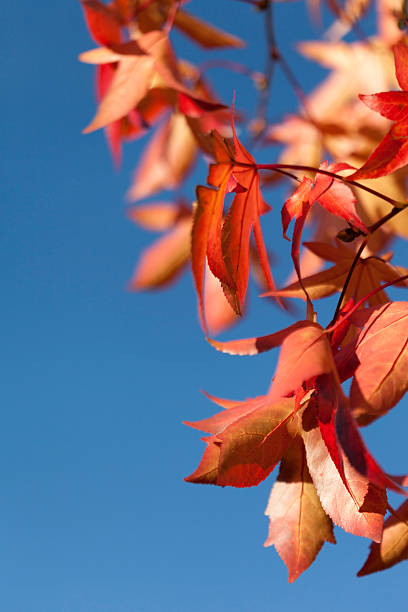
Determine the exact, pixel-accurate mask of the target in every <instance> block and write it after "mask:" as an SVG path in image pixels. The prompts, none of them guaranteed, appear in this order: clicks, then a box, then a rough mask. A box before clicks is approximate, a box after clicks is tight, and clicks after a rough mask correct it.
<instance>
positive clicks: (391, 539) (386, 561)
mask: <svg viewBox="0 0 408 612" xmlns="http://www.w3.org/2000/svg"><path fill="white" fill-rule="evenodd" d="M405 559H408V501H405V502H404V503H403V504H402V505H401V506H400V507H399V508H398V509H397V510H395V511H393V512H392V514H391V515H390V516H389V517H388V518H387V520H386V521H385V523H384V533H383V537H382V540H381V542H373V543H372V544H371V546H370V554H369V556H368V558H367V560H366V562H365V563H364V565H363V567H362V568H361V570H360V571H359V572H358V574H357V576H367V575H368V574H372V573H374V572H379V571H381V570H384V569H388V568H389V567H392V566H393V565H396V564H397V563H400V562H401V561H404V560H405Z"/></svg>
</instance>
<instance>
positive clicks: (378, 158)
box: [348, 132, 408, 180]
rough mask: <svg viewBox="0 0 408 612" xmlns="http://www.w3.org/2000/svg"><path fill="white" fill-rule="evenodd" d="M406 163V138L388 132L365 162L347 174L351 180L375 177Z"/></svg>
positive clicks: (407, 155)
mask: <svg viewBox="0 0 408 612" xmlns="http://www.w3.org/2000/svg"><path fill="white" fill-rule="evenodd" d="M407 164H408V140H406V139H405V140H403V139H397V138H393V136H392V134H391V132H388V134H387V135H386V136H384V138H383V139H382V141H381V142H380V144H379V145H378V147H377V148H376V149H375V150H374V151H373V152H372V153H371V155H370V157H369V158H368V160H367V161H366V163H365V164H364V165H363V166H361V168H360V169H359V170H357V172H355V173H354V174H352V175H351V176H349V177H348V178H350V179H352V180H357V179H368V178H377V177H379V176H385V175H387V174H391V172H394V171H395V170H398V168H402V167H403V166H406V165H407Z"/></svg>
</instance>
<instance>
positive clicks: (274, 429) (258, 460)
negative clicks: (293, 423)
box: [186, 397, 294, 487]
mask: <svg viewBox="0 0 408 612" xmlns="http://www.w3.org/2000/svg"><path fill="white" fill-rule="evenodd" d="M293 410H294V400H293V399H281V400H280V401H278V402H274V403H272V402H270V401H268V398H266V397H261V398H255V399H254V400H248V401H246V402H244V403H241V404H239V405H237V406H235V407H232V408H230V409H229V410H227V411H225V412H222V413H220V414H218V415H215V416H214V417H212V418H211V419H205V420H204V421H199V422H198V423H193V424H190V425H192V426H193V427H200V428H201V427H205V429H206V431H210V432H215V431H216V432H217V433H216V434H215V435H213V436H212V438H211V439H210V440H211V441H212V443H213V444H215V445H217V446H219V448H220V455H219V463H218V473H217V476H215V472H214V470H215V461H216V453H215V450H214V449H212V448H208V447H207V450H206V452H205V453H204V456H203V459H202V461H201V463H200V465H199V467H198V469H197V470H196V471H195V472H193V474H191V475H190V476H188V477H187V478H186V480H187V481H188V482H203V480H202V474H203V472H204V473H205V474H208V473H209V472H210V473H211V483H212V484H217V485H220V486H226V485H228V486H232V487H250V486H254V485H257V484H259V483H260V482H261V481H262V480H264V479H265V478H266V477H267V476H268V475H269V474H270V472H271V471H272V470H273V468H274V467H275V465H276V464H277V463H278V462H279V461H280V460H281V458H282V456H283V455H284V453H285V452H286V450H287V449H288V447H289V445H290V444H291V442H292V439H293V438H292V433H290V432H289V430H288V426H287V422H288V419H289V418H290V417H291V416H292V414H293ZM188 424H189V423H188Z"/></svg>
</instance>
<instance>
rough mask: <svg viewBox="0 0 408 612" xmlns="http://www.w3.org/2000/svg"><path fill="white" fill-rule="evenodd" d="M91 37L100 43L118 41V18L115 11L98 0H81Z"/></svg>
mask: <svg viewBox="0 0 408 612" xmlns="http://www.w3.org/2000/svg"><path fill="white" fill-rule="evenodd" d="M81 4H82V8H83V9H84V13H85V19H86V23H87V25H88V29H89V32H90V34H91V36H92V38H93V39H94V40H95V41H96V42H98V43H100V44H101V45H110V44H111V43H120V20H119V19H118V17H117V15H116V13H115V12H114V11H112V10H111V9H110V8H109V7H108V6H106V5H105V4H102V3H101V2H98V0H81Z"/></svg>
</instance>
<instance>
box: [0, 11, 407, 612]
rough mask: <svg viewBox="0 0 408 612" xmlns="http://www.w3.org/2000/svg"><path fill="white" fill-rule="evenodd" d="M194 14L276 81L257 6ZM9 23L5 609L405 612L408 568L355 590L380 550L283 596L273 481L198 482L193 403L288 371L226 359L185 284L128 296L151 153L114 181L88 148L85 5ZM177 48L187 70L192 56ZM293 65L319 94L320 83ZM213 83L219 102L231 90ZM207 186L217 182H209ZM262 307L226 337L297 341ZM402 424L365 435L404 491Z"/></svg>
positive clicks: (0, 602) (347, 548) (198, 406)
mask: <svg viewBox="0 0 408 612" xmlns="http://www.w3.org/2000/svg"><path fill="white" fill-rule="evenodd" d="M190 8H191V10H193V11H194V10H195V12H196V13H197V14H203V11H207V14H208V18H209V19H212V20H213V21H215V22H217V23H218V24H220V25H221V24H222V23H224V25H225V27H226V28H227V29H228V28H229V29H230V30H231V31H233V32H234V33H236V34H238V35H241V36H243V37H247V38H248V39H249V40H250V47H249V49H248V50H247V51H240V52H234V53H231V54H228V57H231V58H232V57H234V58H235V59H240V58H241V57H242V59H243V61H247V62H248V63H249V64H250V65H251V67H253V68H255V69H262V67H263V57H264V52H263V48H261V47H260V42H259V41H260V39H261V32H262V23H261V17H260V16H259V15H257V14H256V13H254V12H253V11H252V10H251V9H250V7H248V6H246V5H245V4H243V3H240V2H233V1H232V0H219V1H218V0H217V1H215V0H209V1H208V0H207V1H204V0H195V1H194V2H192V3H191V5H190ZM277 13H278V19H279V23H280V25H279V27H278V36H279V42H280V44H281V45H282V47H283V48H284V49H286V50H287V53H288V54H289V59H291V61H294V60H295V58H296V55H295V53H294V51H293V50H292V46H293V45H292V42H291V40H296V39H302V38H303V39H306V38H311V37H312V36H313V32H312V31H311V29H310V27H309V25H308V19H307V18H306V16H305V15H306V13H305V8H304V6H303V4H301V3H290V4H280V5H278V6H277ZM2 25H3V27H2V37H1V42H0V46H1V47H2V49H1V50H2V53H1V55H2V57H3V62H2V72H3V76H2V96H1V98H0V105H1V111H2V112H1V116H2V127H1V131H2V138H1V143H2V165H1V170H0V172H1V183H0V185H1V187H0V189H1V193H2V206H1V213H0V214H1V230H0V231H1V241H0V249H1V261H2V266H1V270H2V274H1V277H2V299H1V302H0V309H1V317H0V336H1V345H2V349H1V362H2V363H1V391H0V395H1V400H2V427H1V433H0V577H1V578H0V609H1V610H4V612H210V611H211V612H221V611H222V612H224V611H228V612H229V611H239V612H241V611H242V612H251V611H253V610H271V611H272V610H274V611H276V610H279V611H281V610H285V612H292V611H295V610H296V611H298V610H299V609H302V610H313V611H314V612H320V611H321V612H323V611H326V610H327V609H329V610H330V612H337V611H340V610H341V611H344V610H347V609H349V610H354V609H360V608H361V609H371V610H386V609H388V610H390V609H395V608H396V607H397V605H399V604H400V602H401V600H402V597H401V591H402V589H401V582H402V580H403V579H404V577H405V572H406V567H405V566H404V565H400V566H398V567H396V568H394V569H393V570H391V571H388V572H385V573H383V574H377V575H374V576H372V577H368V578H364V579H357V578H355V573H356V571H357V570H358V569H359V568H360V567H361V565H362V563H363V561H364V559H365V557H366V553H367V550H368V541H366V540H363V539H361V538H360V539H359V538H355V537H352V536H349V535H347V534H344V533H343V532H341V531H340V530H339V529H337V530H336V536H337V539H338V544H337V546H333V545H329V544H326V545H325V547H324V549H323V551H322V553H321V554H320V556H319V558H318V560H317V562H316V563H315V564H314V565H313V566H312V567H311V568H310V569H309V570H308V572H306V574H304V575H303V576H302V577H301V578H300V579H299V580H298V581H297V582H296V583H295V584H293V585H291V586H289V585H288V584H287V571H286V568H285V566H284V564H283V563H282V561H281V560H280V558H279V557H278V555H277V553H276V552H275V550H274V549H272V548H270V549H264V548H263V546H262V545H263V542H264V540H265V538H266V533H267V520H266V518H265V517H264V516H263V512H264V508H265V506H266V502H267V498H268V493H269V489H270V486H271V482H270V480H267V481H266V482H265V483H263V484H262V485H260V486H259V487H257V488H253V489H247V490H235V489H228V488H226V489H221V488H214V487H203V486H194V485H190V484H186V483H184V481H183V478H184V476H185V475H187V474H189V473H190V472H191V471H192V470H193V469H194V468H195V467H196V465H197V463H198V461H199V458H200V456H201V452H202V450H203V444H202V443H201V442H200V440H199V434H198V432H197V431H193V430H191V429H188V428H187V427H185V426H183V425H182V424H181V421H182V420H183V419H187V420H194V419H198V418H204V417H205V416H209V415H210V414H211V413H212V412H213V407H212V405H211V404H210V403H209V402H208V401H207V400H206V399H205V398H204V397H203V396H202V395H201V394H200V393H199V389H205V390H207V391H209V392H211V393H213V394H215V395H219V396H224V397H231V398H237V399H241V398H244V397H248V396H251V395H257V394H260V393H263V392H264V391H265V390H266V389H267V388H268V386H269V382H270V378H271V376H272V374H273V368H274V363H275V356H274V355H266V356H262V357H259V358H253V359H245V358H242V359H239V358H229V357H226V356H223V355H220V354H216V353H214V351H213V349H211V348H210V347H209V346H208V345H207V344H206V343H205V341H204V340H203V336H202V332H201V330H200V328H199V325H198V321H197V314H196V298H195V296H194V293H193V290H192V284H191V276H190V274H188V275H186V276H185V277H184V278H183V279H181V281H180V282H179V283H178V285H177V286H175V287H174V288H172V289H171V290H168V291H166V292H163V293H156V294H153V295H152V294H130V293H128V292H127V291H126V290H125V286H126V283H127V281H128V279H129V277H130V275H131V272H132V269H133V266H134V263H135V261H136V259H137V256H138V254H139V253H140V252H141V250H142V248H143V247H144V246H145V245H147V244H149V242H150V241H151V240H152V236H150V235H148V234H145V233H143V232H141V231H139V230H138V229H137V228H136V227H135V226H134V225H133V224H132V223H130V222H129V221H128V220H127V219H126V216H125V200H124V194H125V191H126V189H127V187H128V185H129V180H130V176H131V172H132V169H133V168H134V166H135V165H136V161H137V155H138V152H139V150H140V146H139V145H138V144H132V145H129V146H128V147H126V148H125V162H124V166H123V168H122V170H121V172H120V173H115V172H114V171H113V169H112V164H111V160H110V157H109V154H108V151H107V148H106V146H105V143H104V139H103V135H102V133H97V134H93V135H89V136H83V135H81V129H82V128H83V127H84V126H85V125H86V124H87V123H88V121H89V119H90V118H91V116H92V114H93V111H94V100H93V86H92V84H93V83H92V81H93V76H92V69H91V68H90V67H89V66H85V65H81V64H79V63H78V62H77V60H76V56H77V54H78V53H80V52H81V51H83V50H86V49H89V48H91V47H92V46H93V44H92V42H91V41H90V38H89V36H88V33H87V31H86V28H85V26H84V22H83V18H82V11H81V9H80V6H79V3H78V2H76V1H75V0H65V1H64V2H51V1H50V0H44V1H43V2H41V3H33V2H32V1H28V0H21V1H19V2H17V3H11V2H5V3H3V6H2ZM176 42H177V43H178V42H180V39H177V41H176ZM183 45H185V43H182V45H181V47H178V48H179V49H181V54H182V55H184V56H185V57H186V56H188V55H189V54H190V53H193V47H192V45H191V44H188V45H185V46H183ZM239 53H241V54H242V56H241V55H239ZM195 54H196V55H195V57H197V56H198V55H197V52H195ZM298 66H299V71H300V72H299V76H300V78H301V79H302V82H303V84H304V85H305V87H306V88H308V87H309V86H310V85H311V84H312V83H314V82H316V78H317V77H318V75H319V74H321V73H320V72H318V73H317V72H316V71H313V70H310V71H309V69H308V68H306V64H305V63H304V62H303V63H301V64H299V65H298ZM214 76H216V74H215V71H214ZM216 78H217V79H218V82H219V83H221V82H222V81H224V84H225V74H224V75H223V76H220V74H218V76H216ZM228 78H229V77H228ZM234 88H235V89H237V92H238V104H241V105H242V106H245V105H246V104H247V103H251V100H252V101H253V99H254V98H253V91H252V90H251V88H250V87H249V86H248V83H247V82H246V81H242V80H241V79H237V80H236V82H233V81H230V82H228V83H227V84H225V88H224V91H225V99H226V100H227V101H228V100H230V99H231V98H232V90H233V89H234ZM244 90H245V91H244ZM277 91H278V88H277V89H276V90H275V93H274V94H273V106H272V107H271V115H272V116H275V117H278V116H279V114H280V113H281V112H282V110H290V109H295V108H296V101H295V100H294V98H293V95H292V94H291V93H290V92H289V90H286V88H283V90H282V96H283V97H282V98H278V97H277V96H276V92H277ZM271 161H273V160H271ZM195 178H196V180H197V181H199V182H203V181H204V180H205V168H204V166H202V167H201V169H199V170H198V174H196V175H195ZM192 188H193V182H191V184H190V186H189V189H190V190H191V191H190V192H188V190H187V192H186V195H187V196H189V195H190V196H191V194H192V193H193V192H192ZM281 197H282V195H279V194H274V195H273V196H272V198H271V200H270V202H271V204H273V205H274V207H275V212H274V214H275V217H273V221H272V222H271V225H272V226H275V227H276V230H275V231H276V233H275V238H274V240H276V244H277V245H278V250H279V249H282V255H281V256H282V258H284V255H283V252H284V251H285V252H286V251H287V248H288V245H287V244H286V243H284V242H283V241H282V240H281V238H280V236H279V233H278V229H279V208H280V206H281V204H282V199H280V198H281ZM251 298H252V299H251V302H252V318H250V319H249V320H248V322H245V323H244V324H242V325H241V327H239V328H237V329H236V330H234V332H230V333H229V334H228V336H225V337H241V336H245V335H255V334H258V333H260V334H262V333H269V332H271V331H274V330H276V329H278V328H280V327H282V326H283V325H286V324H287V321H288V319H283V318H282V316H281V315H279V314H278V313H277V311H276V310H275V309H273V308H271V307H270V306H269V305H267V304H265V303H262V304H258V303H257V302H256V290H255V288H253V291H252V296H251ZM406 408H407V406H406V403H405V405H404V406H403V405H401V406H400V407H398V408H396V409H395V410H394V412H393V413H392V414H391V415H389V416H388V417H387V418H386V419H384V420H383V422H381V423H379V424H378V425H376V426H375V427H374V428H372V430H367V432H366V439H367V440H368V443H369V445H370V447H371V448H372V450H373V452H374V454H375V455H376V456H377V457H378V459H379V460H380V461H381V462H382V463H383V464H384V467H386V468H387V469H388V470H389V471H391V472H394V473H395V472H403V471H404V470H406V469H407V457H406V452H405V451H404V449H406V444H405V436H406V434H405V430H406V425H407V418H406V415H405V412H404V409H405V410H406ZM404 584H405V583H404Z"/></svg>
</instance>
